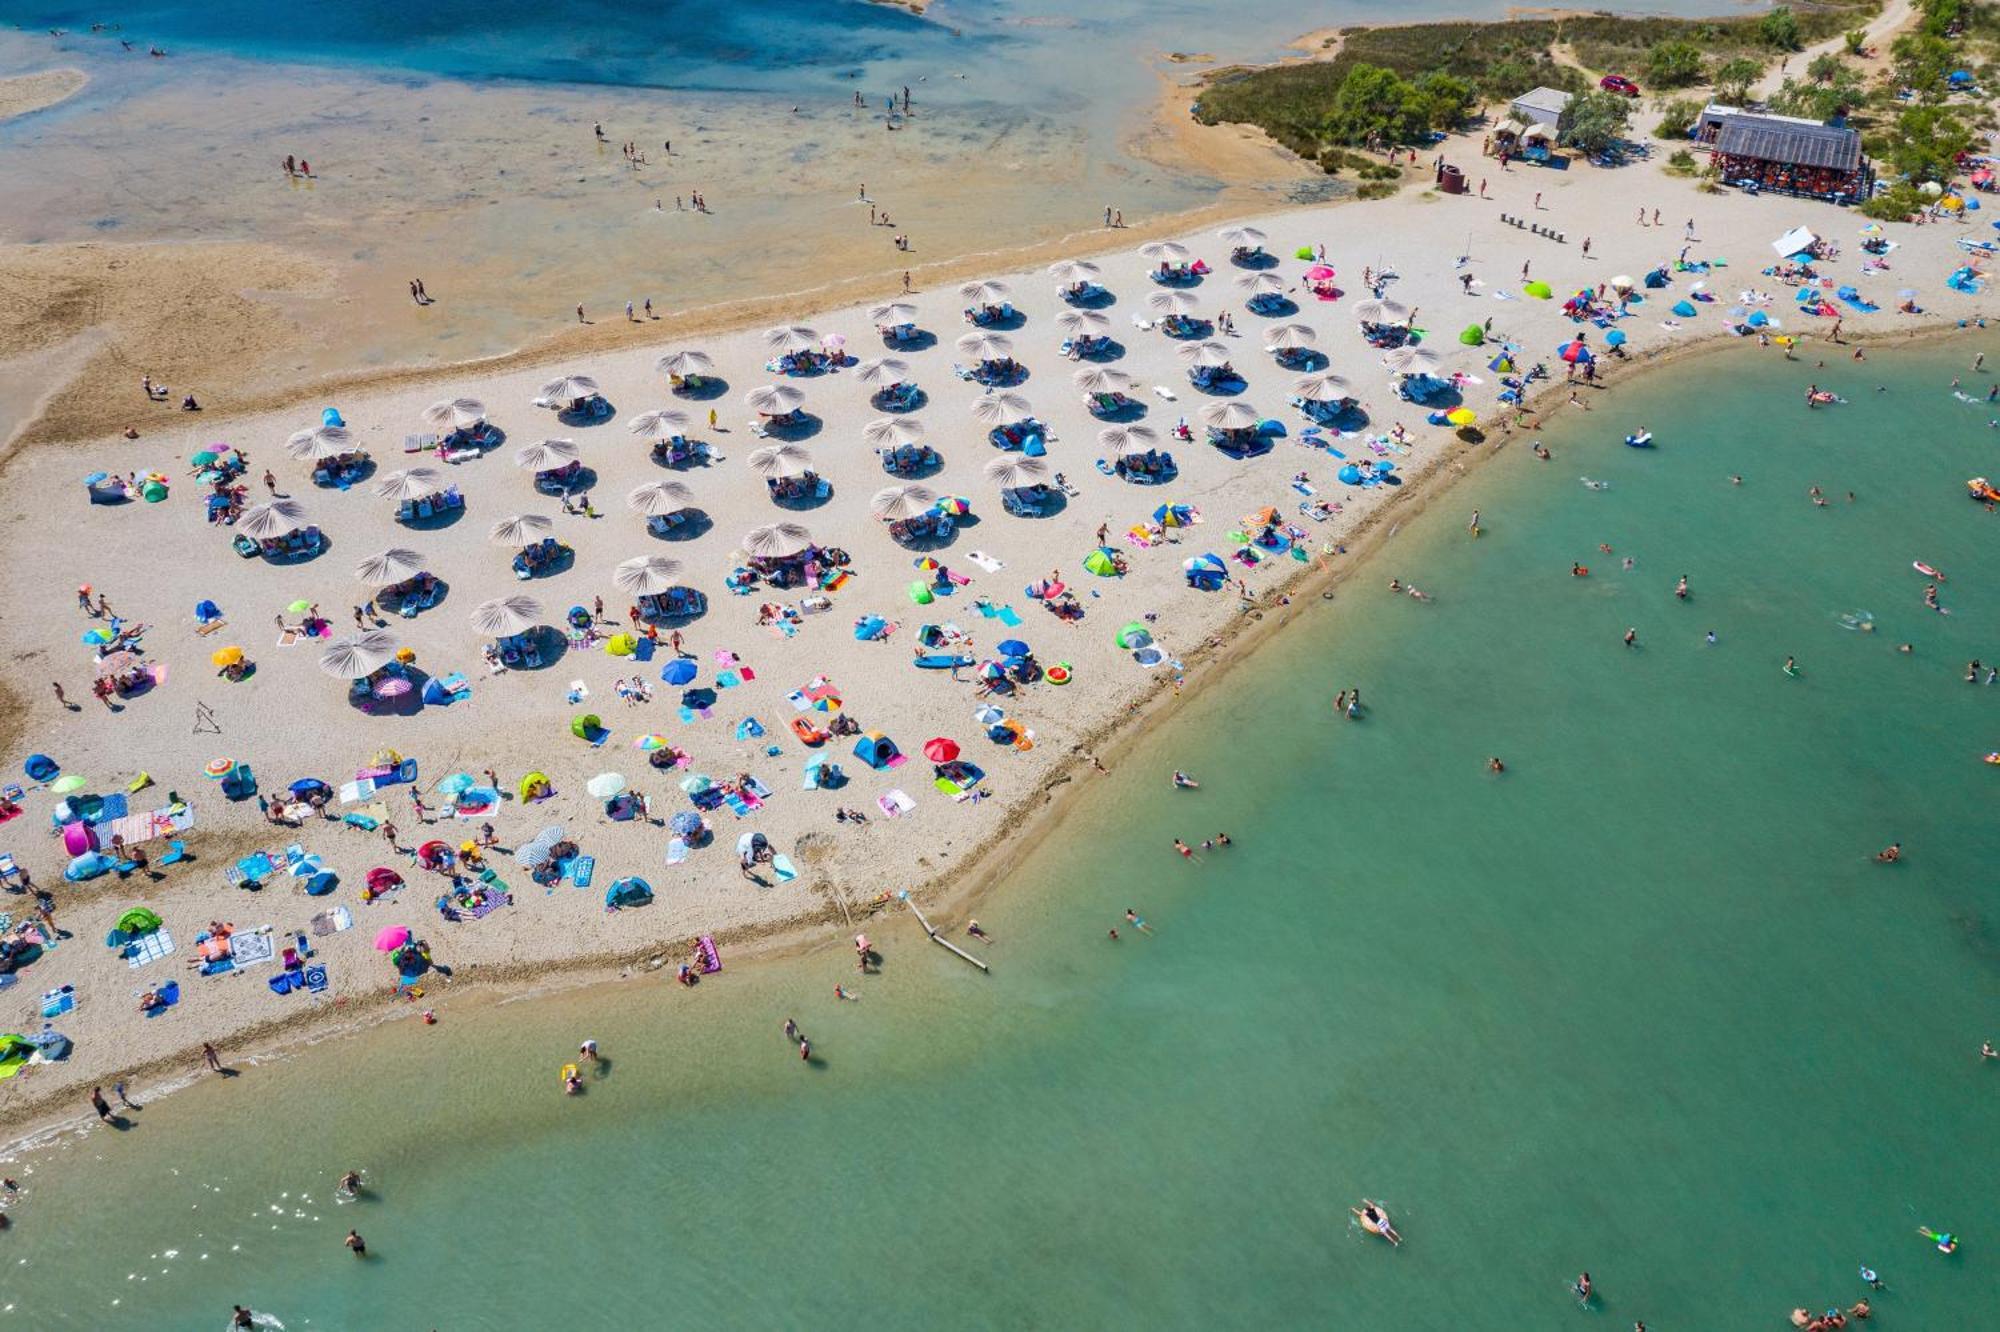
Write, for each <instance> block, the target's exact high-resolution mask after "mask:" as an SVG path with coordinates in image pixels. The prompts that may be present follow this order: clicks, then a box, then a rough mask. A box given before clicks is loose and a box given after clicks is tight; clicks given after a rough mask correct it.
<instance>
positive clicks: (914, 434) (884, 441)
mask: <svg viewBox="0 0 2000 1332" xmlns="http://www.w3.org/2000/svg"><path fill="white" fill-rule="evenodd" d="M923 437H924V428H923V425H922V424H921V423H920V422H918V420H917V418H915V417H914V416H883V417H878V418H877V419H875V420H873V421H870V422H869V423H868V424H867V425H865V426H862V427H861V438H863V439H864V440H867V441H868V443H870V444H872V445H874V446H875V447H876V448H878V449H893V448H898V447H900V446H902V445H904V444H914V443H916V442H917V441H918V440H920V439H922V438H923Z"/></svg>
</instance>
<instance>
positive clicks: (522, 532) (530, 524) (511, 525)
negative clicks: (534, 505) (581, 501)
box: [486, 513, 555, 546]
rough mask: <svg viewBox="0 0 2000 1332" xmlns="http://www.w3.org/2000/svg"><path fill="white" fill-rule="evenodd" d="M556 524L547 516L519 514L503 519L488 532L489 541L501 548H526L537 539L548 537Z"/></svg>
mask: <svg viewBox="0 0 2000 1332" xmlns="http://www.w3.org/2000/svg"><path fill="white" fill-rule="evenodd" d="M554 527H555V524H554V523H553V522H551V521H550V520H549V518H548V515H546V514H540V513H517V514H515V515H514V516H513V517H511V518H502V519H501V520H500V521H499V522H497V523H495V524H493V526H492V527H490V528H488V529H487V531H486V536H487V539H488V540H489V541H492V542H493V543H494V544H495V545H499V546H525V545H527V544H528V543H529V542H530V541H533V540H534V539H535V538H536V537H541V536H547V535H548V534H549V532H550V530H551V529H552V528H554Z"/></svg>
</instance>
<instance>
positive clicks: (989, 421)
mask: <svg viewBox="0 0 2000 1332" xmlns="http://www.w3.org/2000/svg"><path fill="white" fill-rule="evenodd" d="M1034 414H1035V409H1034V408H1032V407H1030V406H1029V405H1028V400H1027V399H1026V398H1024V397H1022V396H1021V395H1020V394H1018V393H989V394H987V395H986V396H985V397H983V398H975V399H974V400H973V403H972V417H973V419H974V420H975V421H978V422H980V423H982V424H984V425H991V426H1003V425H1019V424H1020V423H1021V422H1023V421H1025V420H1027V419H1028V418H1029V417H1031V416H1033V415H1034Z"/></svg>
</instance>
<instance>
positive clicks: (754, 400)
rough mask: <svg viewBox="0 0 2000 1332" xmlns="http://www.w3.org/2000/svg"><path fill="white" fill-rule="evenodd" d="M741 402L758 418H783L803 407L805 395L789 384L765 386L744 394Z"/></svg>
mask: <svg viewBox="0 0 2000 1332" xmlns="http://www.w3.org/2000/svg"><path fill="white" fill-rule="evenodd" d="M743 401H744V403H745V404H747V405H748V406H749V408H750V410H751V411H753V412H756V413H757V414H758V415H760V416H783V415H784V414H785V413H787V412H795V411H797V410H798V409H799V408H801V407H803V406H805V402H806V395H805V394H804V393H802V392H800V391H799V390H798V389H796V388H794V387H792V386H791V385H790V384H766V385H764V386H763V387H762V388H753V389H751V390H750V391H749V392H748V393H746V394H744V395H743Z"/></svg>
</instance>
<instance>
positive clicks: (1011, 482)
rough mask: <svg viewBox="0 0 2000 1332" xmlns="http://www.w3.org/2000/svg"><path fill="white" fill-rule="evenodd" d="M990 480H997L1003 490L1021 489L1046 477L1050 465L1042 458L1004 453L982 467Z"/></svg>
mask: <svg viewBox="0 0 2000 1332" xmlns="http://www.w3.org/2000/svg"><path fill="white" fill-rule="evenodd" d="M981 470H982V471H984V472H985V473H986V479H987V480H988V481H996V482H998V483H999V485H1000V489H1002V490H1019V489H1021V488H1022V487H1023V486H1032V485H1034V484H1036V483H1037V482H1039V481H1041V480H1043V479H1044V478H1046V477H1047V476H1048V474H1049V465H1048V464H1047V463H1045V462H1043V461H1042V460H1041V459H1040V458H1023V457H1019V456H1017V455H1015V454H1012V453H1003V454H1001V455H1000V456H999V457H998V458H995V459H993V460H992V461H990V462H988V463H987V464H986V466H985V467H984V468H982V469H981Z"/></svg>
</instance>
